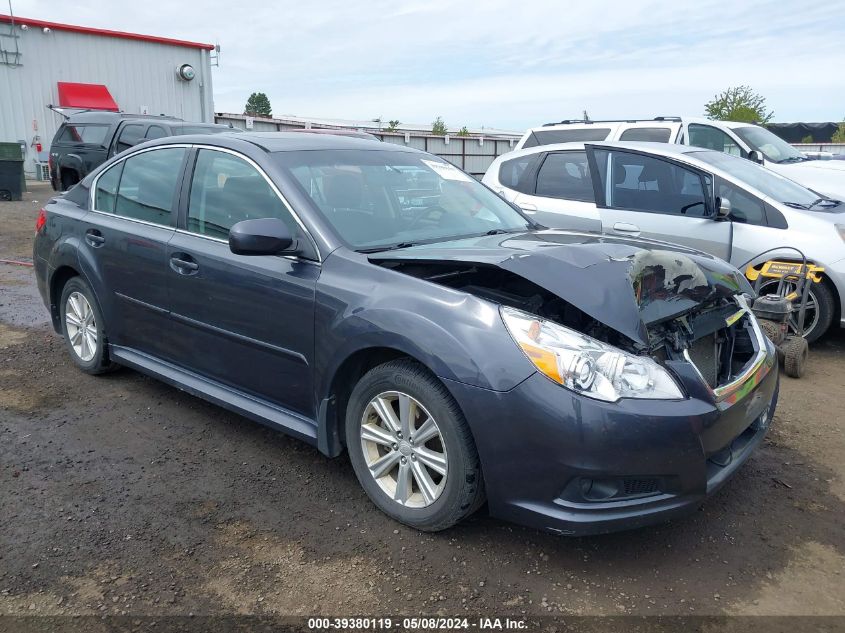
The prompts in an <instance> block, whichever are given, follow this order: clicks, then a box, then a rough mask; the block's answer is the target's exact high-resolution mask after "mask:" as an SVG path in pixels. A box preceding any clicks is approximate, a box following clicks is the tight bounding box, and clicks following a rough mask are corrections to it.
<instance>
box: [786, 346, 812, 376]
mask: <svg viewBox="0 0 845 633" xmlns="http://www.w3.org/2000/svg"><path fill="white" fill-rule="evenodd" d="M808 355H809V348H808V345H807V339H803V338H801V337H800V336H791V337H789V339H787V341H786V343H784V345H783V371H784V372H786V375H787V376H789V377H790V378H801V377H802V376H803V375H804V372H805V371H806V369H807V356H808Z"/></svg>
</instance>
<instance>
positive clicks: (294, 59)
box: [2, 0, 845, 130]
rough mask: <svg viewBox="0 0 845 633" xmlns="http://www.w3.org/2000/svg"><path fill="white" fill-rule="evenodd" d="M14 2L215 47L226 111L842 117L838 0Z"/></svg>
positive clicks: (494, 119)
mask: <svg viewBox="0 0 845 633" xmlns="http://www.w3.org/2000/svg"><path fill="white" fill-rule="evenodd" d="M4 4H5V3H4ZM12 4H13V8H14V10H15V13H16V14H18V15H21V16H25V17H31V18H40V19H45V20H54V21H58V22H69V23H72V24H81V25H85V26H95V27H102V28H110V29H117V30H127V31H135V32H140V33H148V34H152V35H161V36H168V37H177V38H184V39H192V40H198V41H203V42H218V43H220V45H221V47H222V55H221V60H220V61H221V64H220V67H219V68H216V69H214V96H215V110H217V111H218V112H220V111H225V112H241V111H242V110H243V105H244V103H245V101H246V98H247V96H248V95H249V93H250V92H252V91H255V90H259V91H263V92H266V93H267V95H268V96H269V97H270V101H271V103H272V105H273V112H274V114H277V115H282V114H295V115H300V116H321V117H337V118H347V119H372V118H375V117H378V116H381V117H382V118H383V119H384V120H388V119H394V118H395V119H399V120H401V121H403V122H407V123H427V122H429V121H431V120H433V119H434V117H435V116H442V117H443V119H444V120H445V121H446V123H448V124H449V125H454V126H462V125H467V126H470V127H481V126H487V127H496V128H506V129H514V130H522V129H524V128H526V127H529V126H532V125H536V124H539V123H545V122H548V121H553V120H559V119H563V118H576V117H580V115H581V113H582V111H583V110H585V109H586V110H587V111H588V112H589V114H590V116H591V117H592V118H615V117H651V116H655V115H659V114H672V115H687V116H701V115H702V114H703V104H704V103H705V102H706V101H707V100H708V99H709V98H711V97H712V96H713V95H714V94H715V93H717V92H719V91H721V90H723V89H724V88H726V87H728V86H732V85H738V84H748V85H750V86H752V87H753V88H754V89H755V90H757V91H758V92H760V93H761V94H763V96H765V97H766V99H767V104H768V106H769V107H770V108H771V109H772V110H774V113H775V120H776V121H821V120H825V121H827V120H841V119H843V118H845V71H844V70H843V69H845V2H843V1H842V0H838V1H834V0H828V1H824V2H819V1H815V0H805V1H804V2H790V1H786V0H780V1H778V0H727V1H726V0H699V1H697V2H677V1H675V2H656V1H651V2H650V1H641V2H637V1H628V2H624V1H601V0H598V1H596V0H593V1H586V2H585V1H583V0H582V1H580V2H568V1H567V2H564V1H560V2H554V1H544V0H543V1H541V0H536V1H531V0H523V2H515V1H514V0H507V1H504V0H486V1H485V2H462V1H457V0H453V1H451V2H450V1H441V0H426V1H420V0H407V1H403V0H393V1H387V0H374V1H372V2H363V1H362V2H348V1H342V0H325V1H320V0H312V1H311V2H302V1H301V0H300V1H298V2H266V1H265V2H252V1H251V0H240V1H239V2H232V1H231V0H226V1H222V0H208V1H206V2H202V3H191V2H185V3H182V4H177V3H173V2H163V1H161V0H145V1H144V2H132V3H125V4H124V3H123V2H93V1H91V0H75V1H74V2H68V3H57V2H55V0H51V1H47V0H12ZM5 11H6V9H5V7H4V8H3V9H2V12H5Z"/></svg>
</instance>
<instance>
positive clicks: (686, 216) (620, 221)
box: [588, 147, 731, 259]
mask: <svg viewBox="0 0 845 633" xmlns="http://www.w3.org/2000/svg"><path fill="white" fill-rule="evenodd" d="M588 152H590V153H591V155H592V158H591V165H593V167H594V169H595V171H596V173H597V176H598V177H596V178H594V179H593V180H594V187H595V193H596V199H597V200H598V201H599V213H600V215H601V223H602V230H603V231H604V232H605V233H609V234H612V235H618V236H628V237H649V238H652V239H658V240H663V241H666V242H674V243H676V244H683V245H685V246H691V247H693V248H696V249H699V250H702V251H704V252H705V253H710V254H712V255H715V256H717V257H721V258H722V259H728V258H729V257H730V250H731V249H730V240H731V230H730V222H728V221H722V220H716V219H715V217H716V216H715V209H714V201H713V196H712V190H713V182H712V177H711V176H710V175H709V174H705V173H702V172H699V171H697V170H695V169H693V168H691V167H688V166H684V165H682V164H680V163H678V162H676V161H673V160H670V159H668V158H663V157H659V156H653V155H649V154H644V153H639V152H634V151H629V150H625V151H620V150H615V149H605V148H600V147H589V148H588Z"/></svg>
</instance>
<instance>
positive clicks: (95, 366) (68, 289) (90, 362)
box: [59, 277, 117, 375]
mask: <svg viewBox="0 0 845 633" xmlns="http://www.w3.org/2000/svg"><path fill="white" fill-rule="evenodd" d="M74 293H78V294H80V295H82V296H83V297H84V298H85V300H86V301H87V302H88V306H90V309H91V311H92V312H93V323H92V325H93V328H94V329H95V331H96V344H95V345H94V353H93V355H92V356H91V358H83V357H82V356H81V355H80V352H78V351H77V350H76V349H74V345H73V343H72V342H71V335H70V334H69V333H68V327H69V326H68V319H67V310H68V299H69V298H70V296H71V295H72V294H74ZM59 316H60V318H61V323H62V335H63V336H64V339H65V345H66V346H67V348H68V352H70V358H71V360H72V361H73V363H74V365H76V366H77V367H79V369H81V370H82V371H84V372H85V373H86V374H92V375H96V374H104V373H106V372H109V371H112V370H114V369H116V368H117V365H116V364H114V363H112V362H111V361H110V360H109V354H108V339H107V338H106V329H105V321H104V319H103V313H102V311H101V310H100V304H99V303H98V302H97V297H96V296H95V295H94V291H93V290H91V287H90V286H89V285H88V284H87V283H86V282H85V280H84V279H82V278H81V277H71V278H70V279H69V280H68V281H67V283H65V285H64V288H62V296H61V299H60V300H59ZM86 356H87V354H86Z"/></svg>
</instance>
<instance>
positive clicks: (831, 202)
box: [810, 198, 842, 208]
mask: <svg viewBox="0 0 845 633" xmlns="http://www.w3.org/2000/svg"><path fill="white" fill-rule="evenodd" d="M823 202H827V203H828V204H825V205H823V206H825V207H838V206H839V205H840V204H842V203H841V202H840V201H839V200H834V199H833V198H819V199H818V200H816V201H815V202H814V203H813V204H811V205H810V207H811V208H812V207H815V206H816V205H820V206H821V205H822V203H823Z"/></svg>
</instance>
